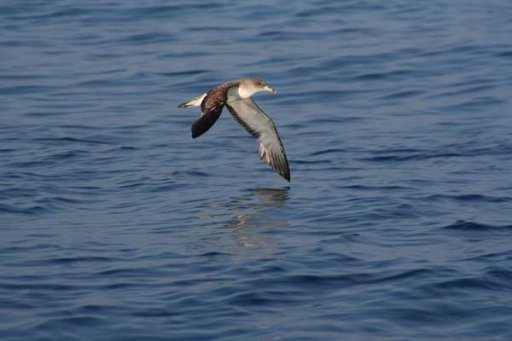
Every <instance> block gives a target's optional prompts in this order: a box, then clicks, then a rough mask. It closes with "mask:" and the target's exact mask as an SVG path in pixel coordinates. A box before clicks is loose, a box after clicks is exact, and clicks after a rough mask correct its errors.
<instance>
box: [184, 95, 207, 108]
mask: <svg viewBox="0 0 512 341" xmlns="http://www.w3.org/2000/svg"><path fill="white" fill-rule="evenodd" d="M205 97H206V94H205V93H204V94H202V95H200V96H197V97H195V98H193V99H191V100H190V101H187V102H183V103H181V104H180V105H178V108H191V107H198V106H200V105H201V103H202V102H203V99H204V98H205Z"/></svg>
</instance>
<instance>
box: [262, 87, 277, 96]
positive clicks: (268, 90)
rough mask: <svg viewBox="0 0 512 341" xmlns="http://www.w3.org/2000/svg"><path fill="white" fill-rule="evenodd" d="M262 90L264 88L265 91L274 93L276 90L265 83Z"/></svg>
mask: <svg viewBox="0 0 512 341" xmlns="http://www.w3.org/2000/svg"><path fill="white" fill-rule="evenodd" d="M263 90H264V91H266V92H270V93H271V94H275V93H276V92H277V91H276V89H274V88H271V87H270V86H268V85H265V86H264V87H263Z"/></svg>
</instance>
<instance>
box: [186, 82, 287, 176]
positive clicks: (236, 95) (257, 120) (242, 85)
mask: <svg viewBox="0 0 512 341" xmlns="http://www.w3.org/2000/svg"><path fill="white" fill-rule="evenodd" d="M258 92H270V93H273V94H275V93H276V90H274V89H273V88H271V87H270V86H269V85H268V84H267V83H266V82H264V81H263V80H261V79H259V78H245V79H240V80H237V81H232V82H227V83H223V84H219V85H217V86H216V87H214V88H212V89H210V90H208V91H207V92H206V93H204V94H202V95H200V96H197V97H195V98H194V99H192V100H190V101H188V102H184V103H182V104H180V105H179V106H178V107H179V108H191V107H199V106H200V107H201V112H202V114H201V117H199V119H197V120H196V121H195V122H194V123H193V124H192V138H196V137H199V136H201V135H202V134H204V133H205V132H206V131H208V129H210V128H211V127H212V126H213V125H214V123H215V122H216V121H217V119H218V118H219V117H220V114H221V113H222V109H223V108H224V106H226V107H228V110H229V112H230V113H231V115H232V116H233V118H234V119H235V120H236V121H237V122H238V123H239V124H240V125H241V126H242V127H244V128H245V130H247V131H248V132H249V134H251V135H252V136H253V137H255V138H256V139H258V141H259V143H260V149H259V156H260V159H262V160H265V162H266V163H267V164H268V165H269V166H270V167H272V169H273V170H274V171H275V172H276V173H277V174H279V175H280V176H282V177H283V178H285V179H286V180H287V181H290V167H289V166H288V159H287V158H286V153H285V151H284V147H283V144H282V142H281V139H280V138H279V134H278V133H277V130H276V127H275V125H274V122H273V121H272V119H271V118H270V117H269V116H268V115H267V114H265V113H264V112H263V110H261V108H260V107H259V106H258V105H257V104H256V103H255V102H254V100H253V99H252V98H251V97H252V96H253V95H255V94H257V93H258Z"/></svg>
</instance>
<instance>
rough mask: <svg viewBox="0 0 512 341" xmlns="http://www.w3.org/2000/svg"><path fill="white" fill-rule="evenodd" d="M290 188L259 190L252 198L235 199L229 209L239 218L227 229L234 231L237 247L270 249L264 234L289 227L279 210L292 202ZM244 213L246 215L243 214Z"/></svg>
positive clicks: (244, 196)
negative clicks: (287, 202) (289, 193)
mask: <svg viewBox="0 0 512 341" xmlns="http://www.w3.org/2000/svg"><path fill="white" fill-rule="evenodd" d="M288 191H289V188H284V189H273V188H257V189H254V190H251V193H250V194H248V195H243V196H237V197H234V198H232V199H231V201H230V203H229V205H228V207H230V208H231V209H234V210H236V211H237V216H236V217H234V218H233V219H231V220H230V221H228V222H227V223H226V224H225V226H226V227H229V228H231V229H233V232H234V234H233V235H234V238H235V240H236V241H237V244H239V245H242V246H244V247H262V246H268V245H269V243H268V237H265V236H263V235H262V234H261V233H262V232H265V231H267V230H270V229H275V228H282V227H286V226H288V222H287V221H286V219H285V218H284V217H283V216H282V215H280V214H279V212H278V211H279V208H280V207H282V206H283V204H284V203H285V201H286V200H287V199H288ZM241 211H246V212H245V213H242V214H240V212H241Z"/></svg>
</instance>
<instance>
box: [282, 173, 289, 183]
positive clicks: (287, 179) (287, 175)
mask: <svg viewBox="0 0 512 341" xmlns="http://www.w3.org/2000/svg"><path fill="white" fill-rule="evenodd" d="M283 178H285V180H286V181H288V182H291V181H290V180H291V178H290V173H286V174H283Z"/></svg>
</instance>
